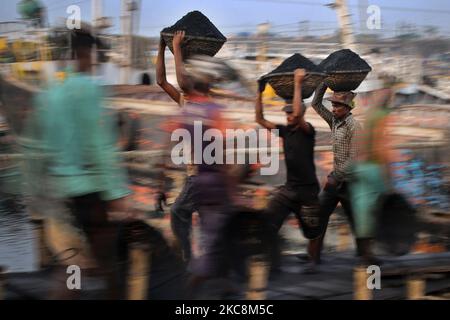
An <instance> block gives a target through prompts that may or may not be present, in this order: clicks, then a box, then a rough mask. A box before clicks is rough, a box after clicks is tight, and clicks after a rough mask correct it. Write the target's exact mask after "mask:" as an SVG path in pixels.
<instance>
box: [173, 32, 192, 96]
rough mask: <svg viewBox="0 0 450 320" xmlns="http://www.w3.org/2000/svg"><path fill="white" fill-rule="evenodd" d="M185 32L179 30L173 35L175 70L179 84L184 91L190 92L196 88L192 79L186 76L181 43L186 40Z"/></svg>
mask: <svg viewBox="0 0 450 320" xmlns="http://www.w3.org/2000/svg"><path fill="white" fill-rule="evenodd" d="M184 36H185V32H184V31H177V32H175V35H174V37H173V55H174V57H175V70H176V74H177V81H178V85H179V86H180V88H181V90H183V91H184V93H186V94H188V93H189V92H192V90H193V89H194V85H193V83H192V81H191V80H190V79H189V78H188V77H187V76H186V70H185V68H184V62H183V54H182V52H181V43H182V42H183V40H184Z"/></svg>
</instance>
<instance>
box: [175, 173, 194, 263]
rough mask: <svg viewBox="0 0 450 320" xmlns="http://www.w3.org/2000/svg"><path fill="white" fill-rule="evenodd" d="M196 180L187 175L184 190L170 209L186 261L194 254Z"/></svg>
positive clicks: (176, 235) (176, 234)
mask: <svg viewBox="0 0 450 320" xmlns="http://www.w3.org/2000/svg"><path fill="white" fill-rule="evenodd" d="M194 180H195V177H192V176H189V177H187V179H186V182H185V184H184V187H183V190H182V191H181V193H180V195H179V196H178V198H177V199H176V200H175V203H174V204H173V205H172V207H171V209H170V214H171V217H170V223H171V226H172V232H173V233H174V235H175V237H176V239H177V241H178V243H179V245H180V248H181V251H182V254H183V260H184V261H189V260H190V259H191V256H192V249H191V230H192V214H193V213H194V212H195V211H197V206H196V205H195V188H194Z"/></svg>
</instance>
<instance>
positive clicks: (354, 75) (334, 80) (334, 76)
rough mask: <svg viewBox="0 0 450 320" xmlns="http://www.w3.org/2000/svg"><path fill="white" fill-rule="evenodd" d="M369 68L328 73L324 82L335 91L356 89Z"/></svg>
mask: <svg viewBox="0 0 450 320" xmlns="http://www.w3.org/2000/svg"><path fill="white" fill-rule="evenodd" d="M370 71H371V70H357V71H336V72H330V73H328V76H327V77H326V79H325V84H326V85H327V86H328V88H330V89H331V90H333V91H335V92H340V91H353V90H356V89H358V87H359V86H360V85H361V83H362V82H363V81H364V79H366V77H367V75H368V74H369V72H370Z"/></svg>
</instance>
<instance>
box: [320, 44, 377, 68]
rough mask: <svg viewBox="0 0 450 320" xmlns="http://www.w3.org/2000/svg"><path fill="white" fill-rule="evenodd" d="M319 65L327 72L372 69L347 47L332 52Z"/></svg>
mask: <svg viewBox="0 0 450 320" xmlns="http://www.w3.org/2000/svg"><path fill="white" fill-rule="evenodd" d="M319 66H320V67H321V68H323V70H325V72H327V73H332V72H335V71H362V70H364V71H372V68H371V67H370V65H369V64H368V63H367V62H366V61H365V60H364V59H362V58H361V57H360V56H359V55H358V54H356V53H354V52H353V51H351V50H349V49H343V50H339V51H336V52H334V53H332V54H331V55H330V56H329V57H328V58H326V59H325V60H323V61H322V62H321V63H320V65H319Z"/></svg>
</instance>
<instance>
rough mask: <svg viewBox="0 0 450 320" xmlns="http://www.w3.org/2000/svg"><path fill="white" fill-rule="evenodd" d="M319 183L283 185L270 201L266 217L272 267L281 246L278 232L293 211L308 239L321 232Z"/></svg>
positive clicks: (275, 265)
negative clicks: (269, 233) (270, 239)
mask: <svg viewBox="0 0 450 320" xmlns="http://www.w3.org/2000/svg"><path fill="white" fill-rule="evenodd" d="M319 191H320V187H319V185H308V186H295V187H293V186H283V187H281V188H280V189H279V190H278V191H277V193H276V194H275V196H274V197H273V199H272V200H271V201H270V203H269V205H268V208H267V211H266V217H267V219H268V221H269V225H270V228H271V238H272V241H271V249H270V252H271V257H270V259H271V262H272V268H273V269H277V268H278V267H279V265H280V258H281V248H280V242H279V238H278V232H279V230H280V229H281V227H282V226H283V223H284V221H285V220H286V218H287V217H288V216H289V215H290V214H291V213H294V214H295V216H296V218H297V220H298V222H299V225H300V226H301V230H302V231H303V234H304V235H305V237H306V238H308V239H315V238H317V237H319V236H320V234H321V230H322V227H321V220H320V206H319V197H318V194H319Z"/></svg>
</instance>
